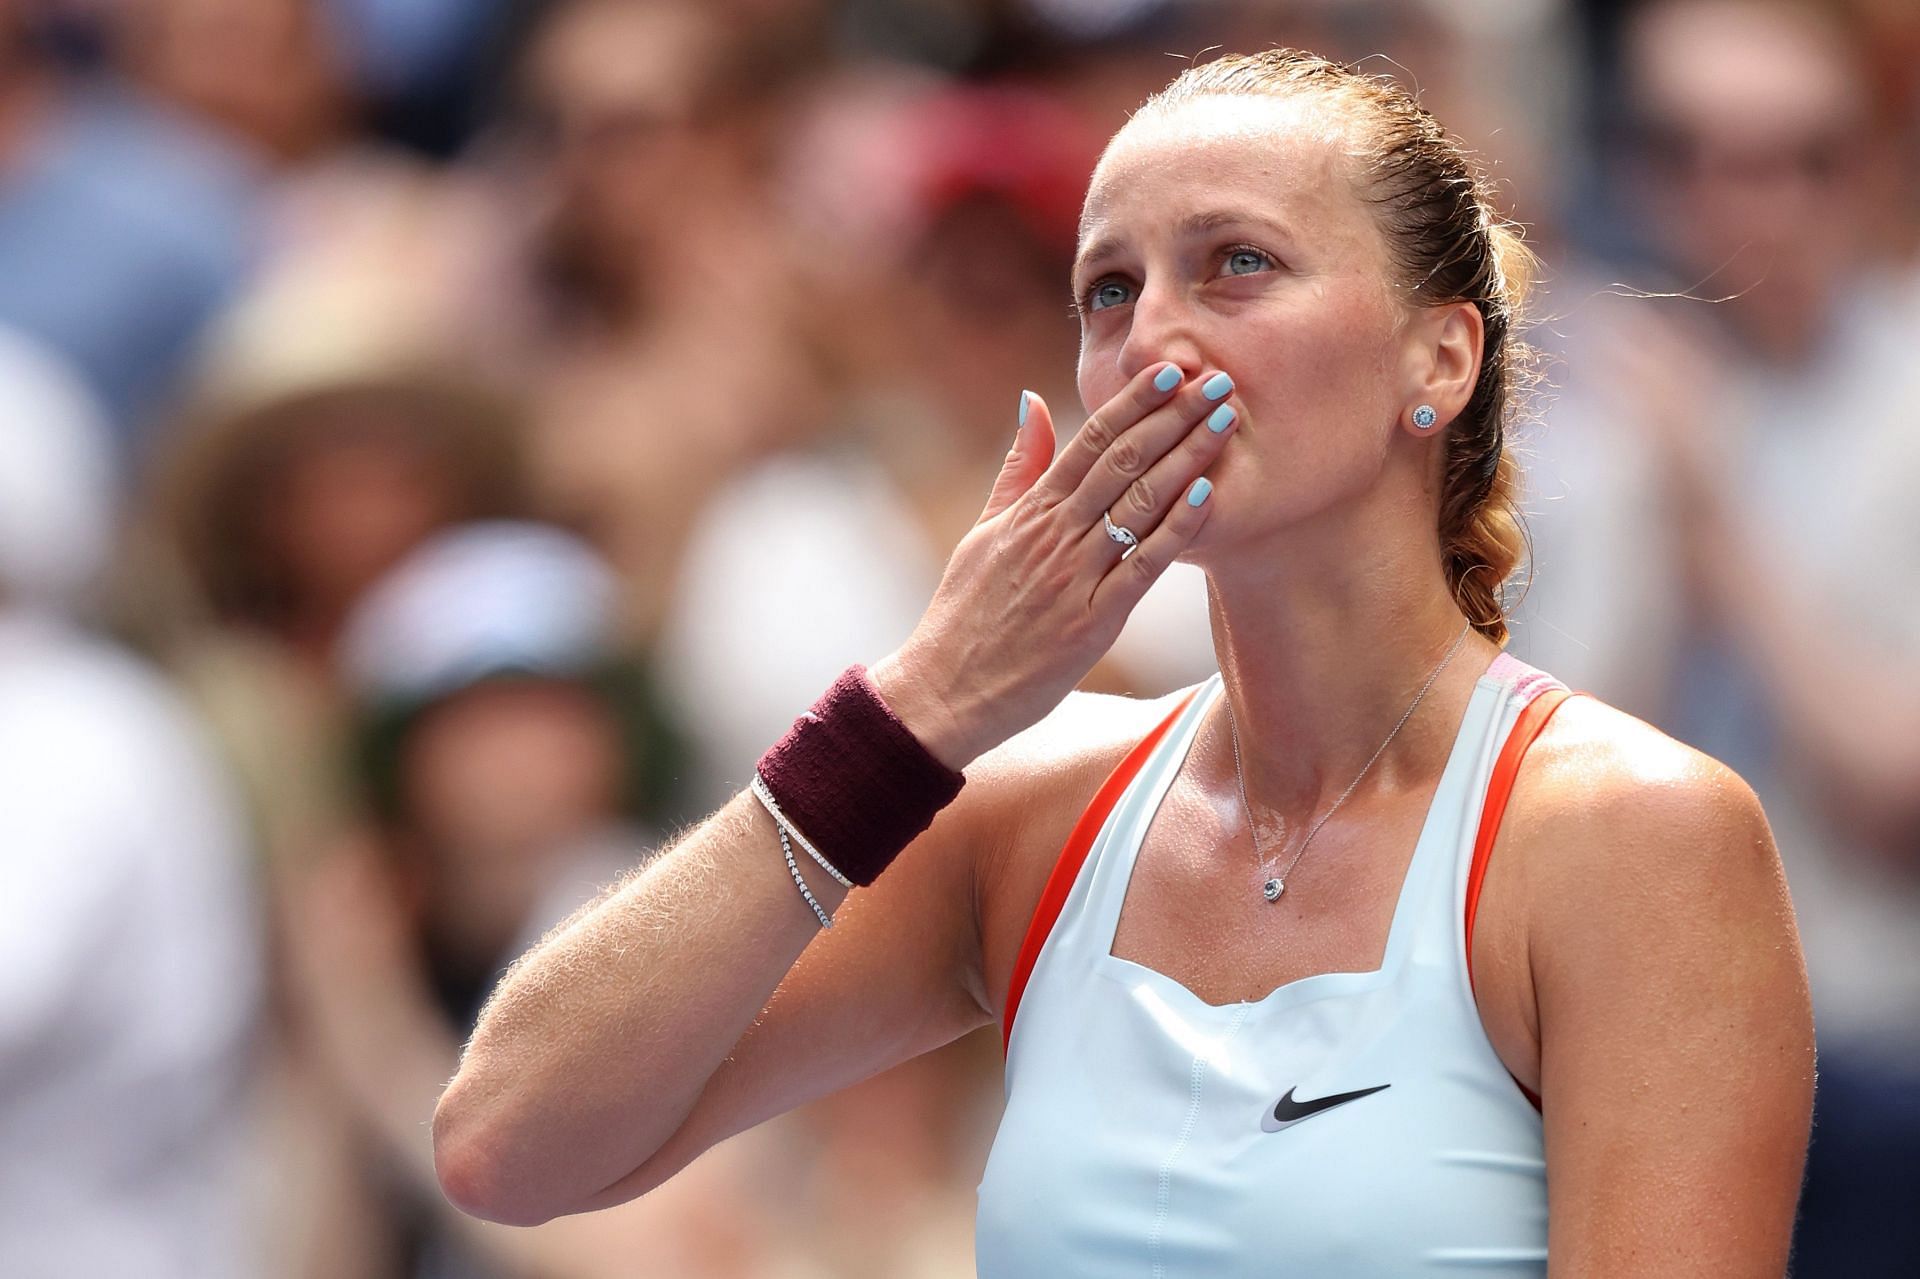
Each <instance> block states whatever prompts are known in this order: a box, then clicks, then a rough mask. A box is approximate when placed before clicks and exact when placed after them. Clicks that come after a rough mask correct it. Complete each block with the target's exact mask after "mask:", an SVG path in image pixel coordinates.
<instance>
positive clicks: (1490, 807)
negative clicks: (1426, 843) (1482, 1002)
mask: <svg viewBox="0 0 1920 1279" xmlns="http://www.w3.org/2000/svg"><path fill="white" fill-rule="evenodd" d="M1583 695H1584V696H1592V694H1590V693H1585V691H1584V690H1578V689H1576V690H1568V689H1564V688H1550V689H1548V690H1547V691H1546V692H1544V693H1542V694H1540V695H1539V696H1538V697H1536V698H1534V699H1533V700H1532V701H1531V702H1528V703H1527V705H1526V708H1525V709H1524V710H1522V711H1521V712H1520V718H1519V719H1517V720H1515V721H1514V724H1513V731H1512V732H1511V733H1509V734H1508V735H1507V741H1506V745H1504V746H1503V747H1501V749H1500V758H1499V759H1497V760H1495V761H1494V764H1493V777H1492V779H1491V780H1490V781H1489V782H1488V783H1487V799H1486V803H1485V805H1484V806H1483V807H1482V808H1481V810H1480V829H1479V831H1478V832H1477V833H1476V834H1475V835H1474V840H1473V864H1472V865H1471V866H1470V867H1469V868H1468V870H1467V988H1468V989H1469V990H1473V989H1474V985H1473V921H1474V916H1475V915H1477V914H1478V913H1479V910H1480V885H1481V884H1482V883H1483V882H1484V881H1485V879H1486V877H1487V861H1488V859H1489V857H1490V856H1491V854H1492V853H1493V841H1494V837H1495V836H1496V835H1498V834H1499V833H1500V818H1501V816H1502V815H1503V814H1505V812H1506V811H1507V799H1508V797H1509V796H1511V795H1512V793H1513V781H1514V778H1515V777H1516V776H1518V775H1519V772H1520V759H1521V757H1522V756H1524V755H1525V754H1526V753H1527V747H1529V746H1531V745H1533V740H1534V738H1536V737H1538V736H1540V730H1541V729H1543V728H1545V727H1546V726H1547V721H1548V720H1549V719H1551V718H1552V717H1553V713H1554V712H1555V711H1557V710H1559V709H1560V707H1561V705H1562V704H1563V703H1564V702H1565V701H1566V700H1567V699H1568V698H1569V697H1578V696H1583ZM1513 1082H1514V1083H1515V1084H1518V1085H1519V1088H1520V1091H1521V1092H1523V1093H1525V1094H1526V1095H1527V1100H1528V1101H1530V1102H1532V1103H1533V1108H1534V1109H1535V1110H1538V1109H1540V1096H1539V1094H1538V1093H1536V1092H1534V1091H1533V1090H1532V1089H1531V1088H1529V1087H1527V1086H1526V1085H1525V1084H1522V1083H1520V1081H1519V1080H1518V1079H1516V1080H1514V1081H1513Z"/></svg>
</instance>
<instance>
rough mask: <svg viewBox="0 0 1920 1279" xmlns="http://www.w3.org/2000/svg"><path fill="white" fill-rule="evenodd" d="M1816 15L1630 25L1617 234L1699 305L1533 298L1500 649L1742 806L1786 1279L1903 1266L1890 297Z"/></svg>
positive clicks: (1910, 1004) (1906, 673)
mask: <svg viewBox="0 0 1920 1279" xmlns="http://www.w3.org/2000/svg"><path fill="white" fill-rule="evenodd" d="M1840 14H1841V11H1839V10H1835V9H1832V8H1830V7H1826V6H1818V5H1812V4H1804V3H1796V2H1793V0H1658V2H1656V3H1651V4H1647V5H1644V6H1642V7H1640V8H1639V9H1638V10H1637V11H1636V12H1635V14H1634V16H1633V19H1632V21H1631V23H1630V25H1629V26H1628V28H1627V31H1626V43H1625V53H1626V68H1625V74H1626V84H1627V86H1628V91H1629V94H1630V96H1629V100H1628V102H1627V105H1626V110H1627V112H1628V113H1629V114H1628V119H1629V120H1630V121H1631V122H1632V124H1633V126H1634V127H1633V129H1632V131H1631V133H1630V135H1629V136H1630V137H1631V138H1632V139H1634V142H1635V149H1634V151H1633V153H1632V154H1631V155H1630V156H1629V157H1627V160H1628V163H1627V165H1626V166H1625V168H1624V169H1623V171H1624V172H1626V173H1629V174H1631V175H1632V177H1633V181H1632V182H1631V184H1630V186H1629V187H1628V189H1629V190H1630V191H1631V192H1632V193H1633V195H1634V196H1635V197H1636V199H1635V204H1636V210H1635V211H1636V213H1637V215H1638V217H1637V227H1638V229H1639V230H1640V232H1641V234H1642V238H1643V239H1644V240H1645V242H1646V243H1647V244H1648V246H1649V248H1650V250H1651V252H1652V255H1653V257H1654V260H1655V261H1656V262H1657V263H1658V265H1659V267H1660V268H1663V270H1664V279H1665V280H1666V281H1668V282H1669V284H1668V285H1666V286H1657V287H1674V288H1678V289H1684V290H1690V291H1692V292H1693V293H1695V294H1696V295H1705V296H1709V297H1715V298H1724V299H1725V300H1724V301H1721V302H1719V303H1718V304H1717V305H1695V306H1687V307H1685V308H1684V309H1683V308H1682V306H1681V305H1680V304H1678V303H1666V304H1661V305H1656V304H1654V303H1651V302H1647V301H1638V302H1634V301H1625V300H1620V299H1615V298H1611V297H1603V298H1600V299H1598V300H1592V301H1589V300H1584V299H1582V298H1581V297H1580V296H1579V290H1578V289H1567V288H1562V289H1561V290H1560V291H1559V295H1558V297H1557V298H1556V299H1555V309H1556V310H1557V311H1559V312H1560V313H1561V318H1560V319H1558V320H1557V322H1556V325H1555V327H1556V329H1558V330H1559V331H1560V332H1562V333H1564V334H1565V335H1566V336H1565V347H1566V377H1565V386H1564V387H1563V388H1562V390H1561V393H1560V394H1559V396H1558V397H1557V399H1556V401H1555V402H1554V404H1553V407H1552V410H1551V413H1550V416H1549V419H1548V422H1547V424H1546V427H1545V429H1544V430H1541V431H1539V432H1537V433H1535V438H1534V439H1533V440H1532V441H1530V442H1531V443H1532V444H1533V445H1534V447H1535V448H1536V449H1537V451H1538V456H1537V457H1536V458H1535V459H1534V460H1533V462H1532V465H1531V466H1530V471H1531V475H1530V481H1529V483H1530V492H1531V498H1530V500H1529V508H1530V511H1532V512H1535V519H1534V532H1535V542H1536V556H1535V560H1536V565H1537V577H1536V578H1535V580H1534V583H1533V589H1532V592H1531V593H1530V595H1529V597H1528V599H1527V601H1526V602H1525V605H1524V606H1523V608H1522V609H1521V612H1520V616H1519V618H1518V619H1517V622H1516V628H1515V631H1516V638H1515V645H1514V646H1515V650H1516V651H1517V652H1518V653H1520V654H1521V655H1522V656H1524V657H1525V658H1526V659H1527V660H1529V661H1532V662H1535V663H1536V664H1540V665H1544V666H1546V667H1548V668H1549V669H1552V670H1554V671H1555V672H1556V673H1557V674H1559V675H1560V676H1561V677H1562V678H1564V679H1566V680H1568V681H1569V682H1570V683H1572V684H1574V685H1576V686H1579V687H1586V688H1590V689H1592V690H1594V691H1595V692H1597V693H1599V694H1600V695H1602V696H1605V697H1607V698H1609V700H1612V701H1614V702H1615V703H1616V704H1617V705H1621V706H1623V707H1626V708H1628V709H1631V710H1633V711H1635V713H1637V714H1640V715H1642V716H1643V717H1645V718H1647V719H1649V720H1651V721H1653V722H1655V723H1657V724H1659V725H1660V726H1661V727H1662V728H1664V729H1666V730H1667V731H1669V732H1671V733H1673V734H1674V735H1675V736H1677V737H1679V738H1681V739H1682V740H1684V741H1687V742H1690V743H1692V744H1693V745H1695V746H1698V747H1699V748H1700V749H1702V750H1704V751H1707V752H1708V753H1709V754H1712V755H1714V756H1716V757H1718V758H1720V759H1722V760H1724V761H1726V762H1727V763H1728V764H1730V765H1732V766H1733V767H1734V768H1735V769H1737V770H1738V771H1739V772H1740V773H1741V775H1742V776H1743V777H1745V778H1746V779H1747V781H1748V782H1749V783H1751V784H1752V785H1753V787H1754V789H1755V790H1756V791H1757V792H1758V793H1759V794H1760V796H1761V798H1762V800H1763V802H1764V804H1765V807H1766V811H1767V816H1768V819H1769V821H1770V822H1771V824H1772V827H1773V831H1774V834H1775V837H1776V840H1777V841H1778V843H1779V846H1780V849H1781V854H1782V857H1783V860H1784V862H1785V866H1786V871H1787V875H1788V878H1789V880H1790V882H1791V886H1792V890H1793V895H1794V904H1795V907H1796V910H1797V911H1798V915H1799V922H1800V930H1801V937H1802V941H1803V944H1804V946H1805V949H1806V955H1807V963H1808V968H1809V975H1810V978H1811V981H1812V986H1813V997H1814V1009H1815V1013H1816V1017H1817V1021H1818V1027H1819V1035H1820V1066H1821V1073H1820V1089H1819V1095H1818V1098H1817V1100H1816V1114H1815V1124H1814V1138H1813V1146H1812V1152H1811V1155H1810V1162H1809V1169H1808V1180H1807V1189H1806V1194H1805V1199H1804V1203H1803V1217H1802V1221H1801V1228H1800V1231H1799V1235H1798V1238H1797V1244H1796V1265H1795V1273H1796V1274H1800V1275H1806V1276H1812V1277H1818V1276H1826V1275H1861V1274H1894V1273H1907V1272H1910V1271H1911V1270H1912V1269H1913V1267H1914V1265H1915V1264H1916V1263H1920V1233H1917V1230H1920V1227H1917V1226H1916V1219H1915V1218H1914V1217H1913V1215H1912V1213H1911V1211H1910V1210H1909V1208H1908V1207H1907V1205H1910V1204H1911V1203H1912V1202H1913V1201H1914V1200H1915V1197H1916V1195H1920V1181H1917V1180H1916V1172H1915V1169H1916V1168H1920V859H1917V858H1916V851H1917V850H1920V674H1917V672H1920V662H1917V661H1916V657H1917V656H1920V607H1916V597H1915V596H1914V595H1913V593H1912V592H1911V591H1906V590H1903V589H1901V586H1900V584H1902V583H1910V582H1913V581H1916V580H1920V513H1917V512H1920V508H1916V506H1915V504H1914V501H1913V497H1912V494H1913V492H1914V491H1915V489H1916V486H1920V430H1916V425H1920V417H1917V414H1920V410H1917V409H1916V405H1920V366H1916V365H1915V363H1914V361H1913V359H1912V354H1911V351H1912V348H1913V346H1914V344H1915V343H1916V341H1920V282H1917V281H1916V279H1915V277H1914V275H1913V273H1912V266H1911V264H1909V263H1903V262H1899V261H1895V260H1890V259H1889V258H1887V257H1886V256H1885V249H1884V247H1883V243H1882V241H1880V240H1879V239H1878V238H1877V237H1876V236H1875V234H1874V233H1873V231H1874V228H1875V227H1877V226H1878V225H1879V224H1880V213H1879V211H1880V209H1882V208H1884V206H1885V204H1886V202H1887V201H1888V200H1890V199H1891V198H1892V193H1891V192H1890V190H1889V189H1888V187H1887V185H1886V182H1885V173H1886V171H1887V165H1886V164H1885V161H1886V160H1887V158H1888V157H1889V156H1890V155H1891V154H1893V148H1894V145H1895V143H1896V141H1897V135H1895V134H1893V133H1892V132H1891V127H1892V125H1891V121H1889V120H1888V119H1887V118H1886V117H1885V116H1884V115H1882V114H1881V113H1879V112H1878V111H1877V110H1876V102H1875V100H1874V99H1872V98H1871V97H1870V96H1869V95H1868V94H1867V93H1866V92H1865V89H1864V85H1865V83H1866V82H1865V80H1864V78H1863V76H1862V75H1861V72H1860V68H1861V66H1862V65H1863V61H1864V54H1863V48H1862V45H1861V44H1860V42H1859V32H1858V30H1856V29H1855V28H1853V27H1850V26H1849V25H1847V24H1846V23H1845V22H1844V21H1843V20H1842V18H1841V16H1840ZM1906 141H1907V144H1908V145H1911V139H1907V140H1906Z"/></svg>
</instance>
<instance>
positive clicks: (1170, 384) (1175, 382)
mask: <svg viewBox="0 0 1920 1279" xmlns="http://www.w3.org/2000/svg"><path fill="white" fill-rule="evenodd" d="M1153 385H1154V389H1155V390H1159V391H1171V390H1172V389H1173V388H1174V387H1176V386H1179V385H1180V366H1179V365H1177V364H1169V365H1167V367H1166V368H1164V369H1161V370H1160V371H1159V372H1158V373H1156V374H1154V375H1153Z"/></svg>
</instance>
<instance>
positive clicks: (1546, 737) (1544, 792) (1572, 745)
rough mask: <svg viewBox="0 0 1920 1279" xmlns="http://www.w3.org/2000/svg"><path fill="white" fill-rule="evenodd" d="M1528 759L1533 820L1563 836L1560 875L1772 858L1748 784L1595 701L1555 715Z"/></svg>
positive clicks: (1688, 868)
mask: <svg viewBox="0 0 1920 1279" xmlns="http://www.w3.org/2000/svg"><path fill="white" fill-rule="evenodd" d="M1527 760H1528V770H1531V772H1532V778H1531V783H1532V785H1531V791H1530V798H1531V801H1532V802H1531V803H1530V804H1529V810H1530V812H1531V814H1532V816H1531V819H1530V820H1531V822H1532V824H1534V825H1536V826H1537V827H1538V828H1540V829H1542V830H1543V831H1547V832H1551V833H1553V834H1557V835H1559V836H1560V837H1561V841H1560V843H1559V846H1558V849H1557V856H1556V857H1555V858H1554V861H1555V862H1556V864H1557V865H1559V866H1560V867H1561V868H1562V871H1563V873H1571V872H1575V871H1579V872H1584V873H1588V874H1599V875H1604V876H1610V877H1618V876H1629V875H1635V874H1639V873H1642V872H1645V871H1648V870H1652V869H1655V868H1656V865H1657V868H1658V869H1659V870H1660V871H1661V873H1662V874H1664V875H1667V876H1672V875H1675V874H1687V873H1692V872H1697V871H1699V870H1701V869H1705V868H1708V867H1711V866H1713V865H1714V864H1716V863H1717V862H1718V861H1720V860H1721V859H1723V858H1725V857H1729V856H1741V855H1742V854H1743V853H1744V854H1746V855H1749V856H1750V858H1751V859H1753V860H1759V861H1763V862H1764V861H1766V860H1767V859H1768V858H1770V857H1772V856H1774V853H1773V849H1772V841H1771V838H1770V836H1769V835H1768V831H1767V821H1766V814H1765V812H1764V810H1763V809H1762V806H1761V803H1760V799H1759V796H1758V795H1756V794H1755V793H1754V790H1753V788H1752V787H1751V786H1749V785H1748V784H1747V782H1746V780H1745V779H1744V778H1742V777H1741V776H1740V775H1739V774H1738V773H1736V772H1735V771H1734V770H1733V769H1731V768H1729V767H1727V766H1726V765H1725V764H1723V763H1721V762H1720V761H1719V760H1717V759H1715V758H1714V757H1713V756H1711V755H1708V754H1706V753H1704V752H1702V751H1699V750H1696V749H1695V748H1693V747H1691V746H1689V745H1687V744H1686V743H1685V742H1682V741H1679V740H1677V739H1676V738H1673V737H1671V736H1669V735H1668V734H1666V733H1664V732H1662V731H1661V730H1660V729H1658V728H1656V727H1654V726H1653V725H1652V724H1649V723H1647V722H1646V721H1645V720H1642V719H1639V718H1637V717H1636V716H1633V715H1630V714H1628V713H1627V712H1625V711H1622V710H1620V709H1618V708H1616V707H1614V706H1611V705H1609V704H1607V703H1606V702H1603V701H1601V700H1599V699H1598V698H1595V697H1592V696H1591V695H1583V696H1579V697H1573V698H1569V699H1568V700H1567V702H1566V704H1565V705H1564V706H1563V707H1561V708H1560V709H1559V710H1558V711H1556V712H1555V714H1554V716H1553V718H1552V719H1551V720H1549V721H1548V724H1547V727H1546V729H1545V730H1544V731H1543V732H1542V733H1541V736H1540V738H1539V740H1538V741H1537V742H1536V743H1535V744H1534V746H1533V748H1532V749H1531V750H1530V751H1529V752H1528V756H1527ZM1526 775H1527V770H1523V773H1522V777H1523V778H1525V777H1526ZM1649 859H1651V862H1652V863H1654V864H1652V865H1650V864H1649Z"/></svg>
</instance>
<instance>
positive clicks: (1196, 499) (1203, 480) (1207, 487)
mask: <svg viewBox="0 0 1920 1279" xmlns="http://www.w3.org/2000/svg"><path fill="white" fill-rule="evenodd" d="M1212 492H1213V481H1212V480H1210V479H1208V478H1207V477H1206V476H1204V475H1203V476H1201V477H1200V478H1199V479H1197V480H1195V481H1194V482H1193V487H1192V488H1190V489H1188V490H1187V505H1188V506H1198V505H1200V503H1202V502H1204V501H1206V500H1207V497H1208V496H1209V495H1210V494H1211V493H1212Z"/></svg>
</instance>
